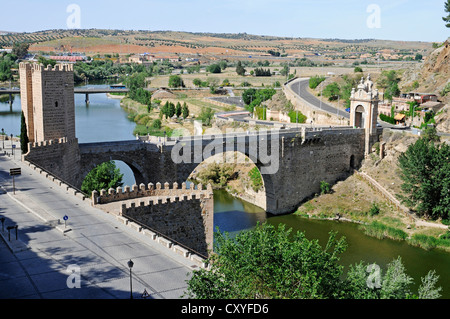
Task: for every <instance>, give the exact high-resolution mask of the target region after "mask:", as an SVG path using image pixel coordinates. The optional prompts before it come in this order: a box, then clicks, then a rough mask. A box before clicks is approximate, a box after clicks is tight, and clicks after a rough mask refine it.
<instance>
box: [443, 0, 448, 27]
mask: <svg viewBox="0 0 450 319" xmlns="http://www.w3.org/2000/svg"><path fill="white" fill-rule="evenodd" d="M444 10H445V12H447V16H446V17H443V18H442V20H444V22H446V24H445V26H446V27H447V28H450V0H447V2H445V4H444Z"/></svg>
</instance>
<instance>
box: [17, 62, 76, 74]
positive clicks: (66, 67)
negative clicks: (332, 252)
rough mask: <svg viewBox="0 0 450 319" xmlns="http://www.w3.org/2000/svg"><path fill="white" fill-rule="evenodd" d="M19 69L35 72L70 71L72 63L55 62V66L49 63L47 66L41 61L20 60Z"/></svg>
mask: <svg viewBox="0 0 450 319" xmlns="http://www.w3.org/2000/svg"><path fill="white" fill-rule="evenodd" d="M19 70H32V71H36V72H42V71H47V72H49V71H56V72H57V71H62V72H72V71H73V64H68V63H57V64H55V66H53V67H52V66H51V65H50V64H49V65H47V66H44V65H43V64H42V63H40V64H39V63H27V62H20V63H19Z"/></svg>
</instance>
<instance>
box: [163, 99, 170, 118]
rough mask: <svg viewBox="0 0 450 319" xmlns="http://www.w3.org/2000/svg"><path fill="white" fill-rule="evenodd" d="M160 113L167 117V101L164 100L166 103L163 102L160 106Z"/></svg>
mask: <svg viewBox="0 0 450 319" xmlns="http://www.w3.org/2000/svg"><path fill="white" fill-rule="evenodd" d="M161 113H162V114H163V115H165V117H166V119H167V118H168V117H169V101H166V103H164V105H163V107H162V108H161Z"/></svg>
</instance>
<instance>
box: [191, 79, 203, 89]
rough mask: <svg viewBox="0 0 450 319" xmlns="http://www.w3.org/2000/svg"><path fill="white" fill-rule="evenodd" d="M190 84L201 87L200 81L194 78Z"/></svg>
mask: <svg viewBox="0 0 450 319" xmlns="http://www.w3.org/2000/svg"><path fill="white" fill-rule="evenodd" d="M192 83H193V84H194V85H195V86H198V87H200V86H201V85H202V80H200V79H198V78H195V79H194V80H193V81H192Z"/></svg>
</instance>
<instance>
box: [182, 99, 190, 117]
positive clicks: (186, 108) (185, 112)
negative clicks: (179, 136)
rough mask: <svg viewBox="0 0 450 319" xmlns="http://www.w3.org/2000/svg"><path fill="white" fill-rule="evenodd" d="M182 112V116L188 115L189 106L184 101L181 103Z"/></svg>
mask: <svg viewBox="0 0 450 319" xmlns="http://www.w3.org/2000/svg"><path fill="white" fill-rule="evenodd" d="M181 112H182V114H183V118H184V119H186V118H187V117H188V116H189V108H188V106H187V104H186V102H184V103H183V109H182V110H181Z"/></svg>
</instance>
